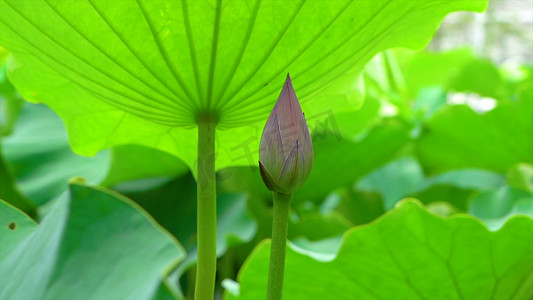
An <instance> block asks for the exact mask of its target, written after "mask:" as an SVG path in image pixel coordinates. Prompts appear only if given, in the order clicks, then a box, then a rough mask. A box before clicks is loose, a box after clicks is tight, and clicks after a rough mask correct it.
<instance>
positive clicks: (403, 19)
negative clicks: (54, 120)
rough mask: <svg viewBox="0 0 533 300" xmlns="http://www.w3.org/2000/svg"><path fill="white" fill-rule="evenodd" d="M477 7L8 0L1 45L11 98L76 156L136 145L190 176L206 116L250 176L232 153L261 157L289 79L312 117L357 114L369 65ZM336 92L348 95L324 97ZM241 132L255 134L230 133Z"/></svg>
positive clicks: (230, 158) (226, 155)
mask: <svg viewBox="0 0 533 300" xmlns="http://www.w3.org/2000/svg"><path fill="white" fill-rule="evenodd" d="M485 6H486V1H485V0H475V1H474V0H470V1H465V0H453V1H440V0H431V1H386V0H380V1H351V0H345V1H316V0H315V1H303V0H301V1H283V2H276V1H255V2H250V1H244V0H242V1H216V2H215V1H163V0H159V1H145V0H139V1H134V0H128V1H107V0H87V1H72V0H69V1H57V0H34V1H13V0H2V1H1V2H0V11H1V13H0V22H1V24H2V30H1V32H0V44H1V45H2V46H4V47H6V48H7V49H8V50H9V51H10V52H11V53H12V54H13V57H14V59H13V60H12V61H11V62H10V70H11V73H10V78H11V79H12V81H13V82H14V83H15V86H16V87H17V89H18V90H19V92H20V93H21V94H22V95H23V96H24V97H25V98H26V99H27V100H29V101H35V102H39V101H42V102H45V103H46V104H47V105H49V106H50V107H52V108H53V109H54V110H55V111H56V112H57V113H58V114H59V115H60V116H61V117H62V118H63V120H64V121H65V123H66V124H67V127H68V131H69V136H70V137H71V145H72V147H73V149H74V150H75V151H76V152H77V153H80V154H83V155H93V154H94V153H96V152H97V151H99V150H101V149H104V148H109V147H112V146H114V145H119V144H126V143H136V144H142V145H146V146H151V147H155V148H159V149H161V150H163V151H167V152H170V153H173V154H175V155H177V156H178V157H179V158H181V159H182V160H184V161H185V162H186V163H187V164H188V165H189V166H190V167H192V166H193V165H194V161H195V158H196V145H197V143H196V139H197V138H196V131H195V130H192V129H193V127H194V126H195V119H196V117H197V116H198V115H199V114H202V113H206V112H207V113H212V114H215V115H216V116H217V118H218V121H219V128H221V129H224V128H226V129H227V128H233V129H231V130H220V131H219V132H218V143H217V148H218V150H217V151H218V152H219V156H218V168H222V167H225V166H228V165H246V164H249V163H250V162H249V161H248V160H245V159H244V160H236V159H235V157H236V156H238V154H237V155H232V152H234V150H232V149H233V148H234V147H236V146H238V145H240V144H242V143H243V142H246V141H248V140H250V141H251V142H250V143H251V144H252V147H251V148H252V149H257V148H258V140H259V133H260V130H261V129H262V127H263V124H262V123H263V122H264V120H265V119H266V117H267V115H268V112H269V111H270V109H271V108H272V106H273V104H274V102H275V100H276V98H277V95H278V93H279V91H280V87H281V86H282V83H283V80H284V77H285V74H286V73H287V72H289V71H290V73H291V75H292V77H293V80H294V86H295V88H296V90H297V93H298V95H299V97H300V98H301V100H302V102H303V107H304V111H306V113H307V114H308V115H318V114H323V113H324V112H328V111H334V110H336V109H337V110H338V109H339V108H347V107H352V108H353V107H357V106H358V105H359V104H360V100H357V99H355V100H354V99H352V98H353V97H351V96H350V95H347V96H343V93H348V94H350V93H352V92H353V84H349V83H350V82H355V79H356V77H357V76H358V70H359V69H360V68H361V67H362V66H363V65H364V64H365V63H366V62H367V61H369V60H370V59H371V58H372V56H374V55H375V54H376V53H377V52H379V51H381V50H384V49H387V48H391V47H397V46H406V47H411V48H420V47H423V46H424V45H426V44H427V43H428V42H429V39H430V37H431V35H432V34H433V33H434V32H435V31H436V29H437V27H438V25H439V23H440V21H441V20H442V19H443V18H444V16H445V15H446V14H448V13H450V12H452V11H458V10H470V11H482V10H483V9H484V8H485ZM350 76H351V78H350ZM337 79H339V80H341V81H342V82H343V84H340V86H342V87H344V88H346V90H345V91H340V92H339V91H332V90H331V89H329V90H328V86H334V85H336V84H339V83H338V82H337ZM346 83H348V84H346ZM322 92H324V93H328V92H334V93H335V94H334V95H335V97H331V98H330V97H325V96H324V94H323V93H322ZM351 100H353V101H351ZM354 102H355V103H354ZM259 120H262V121H259ZM257 121H259V123H257ZM245 125H246V126H248V125H250V126H251V127H240V128H238V129H235V127H237V126H245ZM255 163H256V162H255V161H254V162H253V164H255Z"/></svg>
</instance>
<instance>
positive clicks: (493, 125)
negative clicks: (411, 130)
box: [417, 93, 533, 173]
mask: <svg viewBox="0 0 533 300" xmlns="http://www.w3.org/2000/svg"><path fill="white" fill-rule="evenodd" d="M532 111H533V97H531V93H529V94H527V93H526V94H525V95H524V96H523V97H522V99H520V100H519V101H515V102H511V103H505V104H502V105H499V106H497V107H496V108H494V109H493V110H491V111H489V112H487V113H485V114H477V113H476V112H474V111H473V110H472V109H470V108H469V107H468V106H466V105H456V106H449V107H446V108H444V109H442V110H440V111H439V112H437V113H436V114H435V115H434V116H433V117H432V118H431V119H430V120H428V121H427V123H426V124H425V128H424V131H423V132H422V134H421V136H420V138H419V140H418V142H417V152H418V157H419V159H420V161H421V163H422V166H423V168H424V169H426V170H427V171H428V172H429V173H440V172H443V171H447V170H451V169H460V168H481V169H487V170H492V171H496V172H500V173H505V172H506V171H507V170H508V169H509V168H510V167H512V166H514V165H515V164H517V163H523V162H525V163H529V164H531V163H533V114H532V113H531V112H532Z"/></svg>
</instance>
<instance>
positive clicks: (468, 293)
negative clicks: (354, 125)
mask: <svg viewBox="0 0 533 300" xmlns="http://www.w3.org/2000/svg"><path fill="white" fill-rule="evenodd" d="M532 236H533V219H531V218H529V217H525V216H515V217H513V218H511V219H510V220H509V221H508V222H507V223H506V224H505V225H504V226H503V227H502V228H501V229H500V230H499V231H497V232H490V231H489V230H488V229H487V228H486V227H485V226H483V225H482V224H481V223H480V222H479V221H478V220H477V219H475V218H473V217H470V216H466V215H459V216H455V217H450V218H442V217H439V216H435V215H433V214H431V213H429V212H428V211H427V210H426V209H424V208H423V207H422V206H421V205H420V204H419V203H418V202H416V201H413V200H406V201H402V202H400V204H399V205H398V206H397V207H396V208H395V209H393V210H391V211H389V212H388V213H387V214H385V215H384V216H382V217H381V218H379V219H378V220H377V221H375V222H373V223H372V224H370V225H366V226H361V227H355V228H353V229H352V230H351V231H349V232H348V233H346V234H345V236H344V241H343V243H342V246H341V248H340V250H339V252H338V254H337V256H336V257H335V259H333V260H331V261H325V262H324V261H318V260H316V259H313V258H312V257H310V256H308V255H305V254H301V253H299V252H297V251H295V249H293V247H289V249H288V251H287V258H286V271H285V284H284V291H283V292H284V299H301V300H304V299H332V300H333V299H335V300H339V299H350V300H351V299H369V300H370V299H409V300H411V299H524V300H526V299H531V297H532V296H533V289H531V286H532V285H533V272H531V270H532V268H533V241H532V240H531V237H532ZM269 252H270V243H269V242H265V243H262V244H261V245H259V246H258V247H257V248H256V249H255V250H254V252H253V253H252V254H251V256H250V257H249V258H248V260H247V262H246V263H245V264H244V266H243V268H242V269H241V271H240V273H239V276H238V280H239V282H240V289H239V294H238V295H234V294H230V293H227V295H226V299H262V298H264V297H265V291H266V284H267V274H268V260H269Z"/></svg>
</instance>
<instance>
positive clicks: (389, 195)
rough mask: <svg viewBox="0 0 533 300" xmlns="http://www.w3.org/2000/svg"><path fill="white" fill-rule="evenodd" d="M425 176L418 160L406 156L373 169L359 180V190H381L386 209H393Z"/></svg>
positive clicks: (357, 187)
mask: <svg viewBox="0 0 533 300" xmlns="http://www.w3.org/2000/svg"><path fill="white" fill-rule="evenodd" d="M423 178H424V172H422V168H421V167H420V165H419V164H418V162H417V161H416V160H415V159H413V158H410V157H404V158H401V159H398V160H395V161H393V162H390V163H388V164H387V165H385V166H383V167H381V168H379V169H377V170H375V171H373V172H372V173H370V174H368V175H367V176H365V177H364V178H363V179H361V180H360V181H359V182H357V186H356V189H357V190H359V191H376V192H380V194H381V195H382V197H383V203H384V205H385V209H386V210H389V209H391V208H392V207H393V206H394V205H395V204H396V202H398V201H400V200H401V199H403V198H404V197H406V196H407V195H409V194H410V193H411V192H413V191H414V190H415V188H416V186H417V184H419V183H420V181H422V180H423Z"/></svg>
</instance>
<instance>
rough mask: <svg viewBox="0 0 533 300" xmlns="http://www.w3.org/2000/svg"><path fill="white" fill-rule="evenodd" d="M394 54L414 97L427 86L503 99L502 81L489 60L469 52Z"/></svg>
mask: <svg viewBox="0 0 533 300" xmlns="http://www.w3.org/2000/svg"><path fill="white" fill-rule="evenodd" d="M396 53H397V54H398V56H399V58H400V59H399V60H400V64H401V65H402V70H403V71H404V75H405V81H406V83H407V85H408V87H409V90H410V91H411V92H412V93H413V95H415V96H416V95H418V94H419V93H420V92H421V91H422V90H423V89H424V88H429V87H441V88H443V89H445V90H447V91H454V92H471V93H476V94H478V95H481V96H484V97H492V98H496V99H499V98H500V97H502V96H504V82H503V78H502V76H501V74H500V71H499V70H498V68H497V67H496V66H495V65H494V64H493V63H492V62H491V61H489V60H487V59H483V58H479V57H476V56H475V55H474V53H473V52H472V50H471V49H468V48H459V49H453V50H450V51H446V52H439V53H434V52H428V51H426V52H419V53H413V52H407V51H405V50H398V51H397V52H396Z"/></svg>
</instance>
